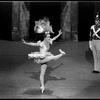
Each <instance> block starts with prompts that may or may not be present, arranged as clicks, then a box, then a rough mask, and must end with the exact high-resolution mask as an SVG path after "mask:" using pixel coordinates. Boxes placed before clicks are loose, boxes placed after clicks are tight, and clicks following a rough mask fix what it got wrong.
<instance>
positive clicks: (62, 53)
mask: <svg viewBox="0 0 100 100" xmlns="http://www.w3.org/2000/svg"><path fill="white" fill-rule="evenodd" d="M59 51H60V54H58V55H55V56H47V57H46V58H44V59H42V60H40V59H39V60H37V61H36V62H37V63H38V64H40V63H46V62H49V61H51V60H57V59H59V58H60V57H62V56H63V55H65V52H64V51H62V50H61V49H59Z"/></svg>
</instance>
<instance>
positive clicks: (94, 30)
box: [89, 25, 100, 41]
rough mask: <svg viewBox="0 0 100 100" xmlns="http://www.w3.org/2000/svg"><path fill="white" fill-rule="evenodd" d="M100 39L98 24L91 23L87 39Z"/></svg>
mask: <svg viewBox="0 0 100 100" xmlns="http://www.w3.org/2000/svg"><path fill="white" fill-rule="evenodd" d="M92 39H93V40H100V26H96V25H92V26H91V28H90V38H89V40H90V41H92Z"/></svg>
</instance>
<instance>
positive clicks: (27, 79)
mask: <svg viewBox="0 0 100 100" xmlns="http://www.w3.org/2000/svg"><path fill="white" fill-rule="evenodd" d="M59 48H60V49H62V50H64V51H65V52H66V55H65V56H63V57H62V58H60V59H58V60H57V61H51V62H49V63H48V68H47V70H46V74H45V87H46V90H45V92H44V93H43V94H42V93H41V91H40V89H39V87H40V83H39V72H40V65H38V64H36V63H34V62H32V60H29V59H28V58H27V54H28V53H30V52H32V51H33V52H34V51H37V50H39V49H38V47H31V46H28V45H25V44H23V43H22V42H14V41H3V40H0V98H25V99H26V98H29V99H30V98H31V99H34V98H40V99H41V98H42V99H43V98H58V99H59V98H75V99H76V98H89V99H90V98H100V74H94V73H92V70H93V57H92V53H91V51H89V49H88V42H73V43H72V42H54V44H53V45H52V46H51V49H50V51H51V52H52V53H53V54H55V55H56V54H59Z"/></svg>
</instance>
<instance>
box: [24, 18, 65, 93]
mask: <svg viewBox="0 0 100 100" xmlns="http://www.w3.org/2000/svg"><path fill="white" fill-rule="evenodd" d="M34 31H35V32H36V33H37V34H44V40H43V41H40V40H39V41H37V42H36V43H33V42H30V43H28V42H26V41H25V40H22V41H23V43H24V44H27V45H31V46H39V49H40V51H39V52H31V53H30V54H28V58H29V59H31V58H33V59H34V62H36V63H37V64H40V65H41V72H40V84H41V86H40V89H41V91H42V93H43V92H44V90H45V86H44V75H45V71H46V68H47V63H48V62H49V61H51V60H57V59H59V58H60V57H62V56H63V55H65V54H66V53H65V52H64V51H62V50H61V49H59V52H60V54H58V55H53V54H52V53H51V52H49V49H50V45H52V43H53V41H54V40H56V39H57V38H58V37H59V36H60V35H61V34H62V32H61V30H60V31H59V34H58V35H57V36H55V37H53V38H50V33H53V34H54V32H53V30H52V26H51V25H50V21H49V19H48V18H46V17H44V18H42V19H40V20H39V21H35V27H34Z"/></svg>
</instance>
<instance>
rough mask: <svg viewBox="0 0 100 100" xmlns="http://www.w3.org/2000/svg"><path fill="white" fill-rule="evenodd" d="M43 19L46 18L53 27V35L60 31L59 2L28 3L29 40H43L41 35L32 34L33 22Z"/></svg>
mask: <svg viewBox="0 0 100 100" xmlns="http://www.w3.org/2000/svg"><path fill="white" fill-rule="evenodd" d="M43 17H48V18H49V20H50V23H51V25H52V27H53V31H54V32H55V35H56V34H58V30H59V29H60V22H61V21H60V20H61V4H60V2H39V3H38V2H31V3H30V30H29V31H30V32H29V38H30V39H35V40H40V39H43V35H42V34H41V35H40V34H39V35H37V34H35V33H34V25H35V23H34V22H35V21H38V20H39V19H41V18H43ZM52 36H53V35H52Z"/></svg>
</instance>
